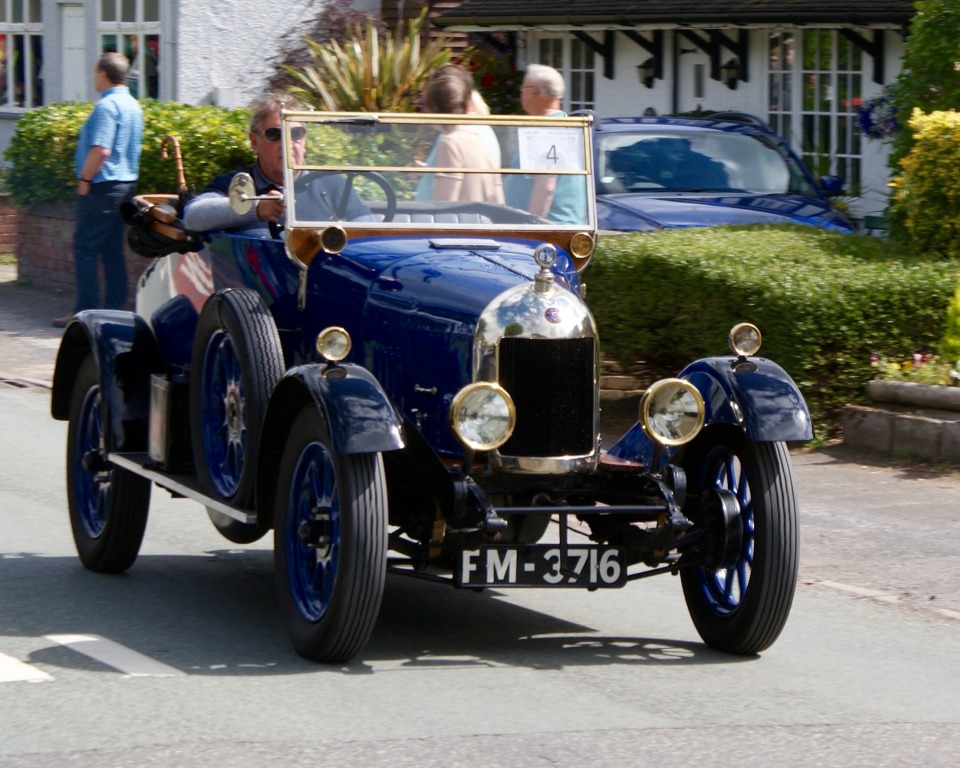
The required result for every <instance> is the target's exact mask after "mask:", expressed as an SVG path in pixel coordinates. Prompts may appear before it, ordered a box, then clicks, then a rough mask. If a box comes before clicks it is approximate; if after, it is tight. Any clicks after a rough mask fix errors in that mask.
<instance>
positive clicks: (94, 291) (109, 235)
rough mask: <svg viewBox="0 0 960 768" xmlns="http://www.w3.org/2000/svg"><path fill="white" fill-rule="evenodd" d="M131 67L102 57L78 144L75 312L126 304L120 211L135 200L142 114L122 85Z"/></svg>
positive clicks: (61, 323)
mask: <svg viewBox="0 0 960 768" xmlns="http://www.w3.org/2000/svg"><path fill="white" fill-rule="evenodd" d="M129 66H130V65H129V62H128V61H127V58H126V57H125V56H123V55H122V54H120V53H104V54H102V55H101V56H100V58H99V59H97V63H96V64H95V65H94V68H93V86H94V88H95V89H96V90H97V91H98V92H99V93H100V98H99V99H98V100H97V103H96V104H95V105H94V107H93V112H91V113H90V116H89V117H88V118H87V120H86V122H85V123H84V124H83V127H82V128H81V129H80V136H79V138H78V140H77V153H76V164H75V172H76V175H77V204H76V220H75V224H74V227H75V229H74V235H73V268H74V271H75V272H76V277H77V299H76V305H75V309H76V311H77V312H79V311H81V310H84V309H96V308H98V307H106V308H107V309H122V308H123V307H124V305H125V304H126V302H127V267H126V262H125V260H124V254H123V235H124V225H125V224H124V220H123V218H122V217H121V215H120V212H119V208H120V204H121V203H123V202H125V201H129V200H130V199H131V198H132V197H133V193H134V189H135V188H136V184H137V177H138V175H139V173H140V150H141V145H142V143H143V110H142V109H141V108H140V105H139V104H138V103H137V100H136V99H134V98H133V97H132V96H131V95H130V90H129V89H128V88H127V87H126V86H125V85H123V83H124V82H125V81H126V76H127V70H128V69H129ZM99 260H102V262H103V273H104V282H105V291H106V292H105V295H104V297H103V301H102V302H101V299H100V287H99V282H100V281H99V279H98V271H99V264H98V261H99ZM69 321H70V317H60V318H57V319H56V320H54V321H53V324H54V326H56V327H58V328H63V327H65V326H66V325H67V323H68V322H69Z"/></svg>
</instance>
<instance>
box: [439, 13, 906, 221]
mask: <svg viewBox="0 0 960 768" xmlns="http://www.w3.org/2000/svg"><path fill="white" fill-rule="evenodd" d="M451 5H454V6H455V7H452V8H447V9H444V10H442V11H441V12H440V14H439V16H438V18H437V19H436V20H435V21H436V23H437V24H438V25H440V26H441V27H443V28H444V29H449V30H453V31H459V32H469V33H472V34H474V35H477V34H479V35H487V36H489V37H490V38H491V39H496V40H497V42H498V44H499V45H500V46H501V47H502V48H504V49H506V50H512V51H514V52H515V55H516V56H517V58H518V60H519V64H518V66H519V67H520V68H521V69H522V68H523V66H525V64H526V63H527V62H538V63H542V64H549V65H551V66H554V67H556V68H557V69H559V70H560V71H561V72H562V73H563V75H564V77H565V79H566V83H567V95H566V103H565V105H564V106H565V108H566V109H567V110H568V111H569V110H574V109H592V110H594V111H595V112H596V113H597V114H598V115H600V116H601V117H619V116H636V115H643V114H645V113H646V114H658V115H663V114H676V113H681V112H684V113H685V112H691V111H695V110H710V111H718V110H719V111H722V110H733V111H738V112H747V113H750V114H753V115H756V116H757V117H760V118H761V119H763V120H764V121H765V122H767V123H768V124H769V125H770V126H771V127H772V128H773V130H775V131H777V132H778V133H779V134H780V135H782V136H784V137H785V138H787V139H789V140H790V142H791V144H792V145H793V147H794V149H796V150H797V151H798V152H799V153H800V154H802V156H803V158H804V160H805V161H806V163H807V164H808V166H809V167H810V169H811V170H812V171H813V173H814V175H815V176H822V175H826V174H835V175H839V176H841V177H843V178H844V180H845V182H846V188H847V189H848V190H850V193H851V195H853V196H855V197H856V198H857V199H856V200H854V201H853V202H852V205H851V211H852V213H853V214H854V215H855V216H857V217H859V216H863V215H865V214H869V213H871V212H876V211H881V210H883V208H884V207H885V205H886V202H885V201H886V197H887V194H888V187H887V182H888V180H889V177H890V172H889V169H888V167H887V157H888V154H889V147H888V145H887V144H886V143H885V142H884V141H882V140H878V139H868V138H866V137H865V136H863V135H861V134H860V133H859V132H858V131H857V130H856V117H857V109H858V107H859V106H860V105H861V104H862V103H863V102H865V101H867V100H869V99H872V98H875V97H877V96H879V95H880V94H881V93H882V92H883V88H884V86H886V85H888V84H890V83H892V82H893V81H894V80H895V79H896V77H897V75H898V74H899V72H900V62H901V60H902V58H903V46H904V41H905V38H906V32H907V27H908V25H909V21H910V18H911V17H912V16H913V14H914V8H913V2H912V0H586V1H584V0H523V2H518V1H517V0H462V2H460V3H456V4H451Z"/></svg>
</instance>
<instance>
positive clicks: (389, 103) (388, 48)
mask: <svg viewBox="0 0 960 768" xmlns="http://www.w3.org/2000/svg"><path fill="white" fill-rule="evenodd" d="M428 10H429V8H428V7H426V6H425V7H424V8H423V10H422V11H421V13H420V15H419V16H418V17H417V18H415V19H410V20H409V21H408V23H407V30H406V34H401V32H400V31H399V30H398V31H397V33H396V35H384V34H381V32H380V30H379V28H378V27H377V24H376V22H375V21H373V20H371V19H366V20H365V21H363V22H358V23H355V24H352V25H350V27H349V28H348V33H347V35H346V36H345V38H344V40H343V42H342V43H341V42H340V41H338V40H329V41H327V42H325V43H319V42H317V41H315V40H307V44H308V45H309V47H310V62H309V63H307V64H302V65H300V66H298V67H293V66H290V65H287V64H282V65H281V67H282V69H283V70H284V71H286V72H287V74H288V75H289V76H290V78H291V79H292V81H293V83H294V85H291V86H290V87H289V89H288V90H289V91H290V93H292V94H294V95H295V96H296V97H297V98H298V99H300V100H301V101H302V102H303V103H304V104H306V105H308V106H311V107H313V108H314V109H320V110H326V111H329V112H338V111H347V112H354V111H355V112H414V111H416V109H417V107H418V102H417V96H418V95H419V93H420V90H421V88H422V87H423V85H424V83H426V81H427V78H428V77H429V76H430V73H431V72H434V71H435V70H437V69H438V68H440V67H442V66H443V65H445V64H447V63H449V62H450V48H449V47H448V46H447V43H446V41H445V40H443V39H441V38H434V39H431V40H429V41H428V42H427V43H426V44H425V45H421V42H420V41H421V37H422V35H423V29H424V26H425V24H426V21H427V11H428Z"/></svg>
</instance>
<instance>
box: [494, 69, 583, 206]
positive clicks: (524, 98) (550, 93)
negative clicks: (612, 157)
mask: <svg viewBox="0 0 960 768" xmlns="http://www.w3.org/2000/svg"><path fill="white" fill-rule="evenodd" d="M564 89H565V85H564V82H563V75H561V74H560V73H559V72H558V71H557V70H556V69H554V68H553V67H548V66H546V65H544V64H530V65H529V66H528V67H527V69H526V71H525V72H524V76H523V82H522V84H521V85H520V106H521V107H523V111H524V112H526V113H527V114H528V115H532V116H536V117H563V116H564V115H566V113H565V112H564V111H563V109H562V104H563V93H564ZM514 167H516V165H515V166H514ZM504 194H505V196H506V200H507V204H508V205H511V206H513V207H514V208H521V209H523V210H525V211H529V212H530V213H532V214H535V215H536V216H540V217H541V218H544V219H550V220H551V221H556V222H560V223H563V224H580V223H582V222H583V221H585V220H586V208H587V203H586V200H585V199H584V195H585V192H584V187H583V183H582V181H581V179H580V178H579V177H576V176H563V177H560V178H559V179H558V178H557V177H556V176H549V175H546V174H539V175H536V176H525V175H520V174H507V175H506V176H505V179H504Z"/></svg>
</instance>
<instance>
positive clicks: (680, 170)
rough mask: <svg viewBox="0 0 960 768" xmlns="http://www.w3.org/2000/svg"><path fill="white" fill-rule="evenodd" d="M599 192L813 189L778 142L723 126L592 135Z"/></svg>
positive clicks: (784, 191)
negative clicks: (717, 127)
mask: <svg viewBox="0 0 960 768" xmlns="http://www.w3.org/2000/svg"><path fill="white" fill-rule="evenodd" d="M597 144H598V152H597V186H598V191H599V192H600V193H601V194H616V193H623V192H653V193H662V192H664V191H667V192H741V193H742V192H749V193H754V194H802V195H810V194H815V193H816V191H815V189H814V188H813V186H812V185H811V184H810V182H809V180H808V179H807V177H806V176H805V174H804V173H803V171H802V170H801V169H800V167H799V166H798V164H797V162H796V160H795V159H794V157H793V156H792V155H791V154H790V153H789V151H788V150H787V149H786V147H784V146H783V145H781V144H779V143H778V142H776V141H775V140H773V139H771V138H770V137H767V136H760V135H755V134H746V133H727V132H724V131H682V132H681V131H671V130H662V131H643V132H640V131H637V132H627V131H624V132H612V133H608V134H601V135H600V136H599V138H598V140H597Z"/></svg>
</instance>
